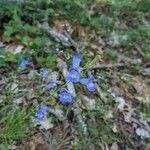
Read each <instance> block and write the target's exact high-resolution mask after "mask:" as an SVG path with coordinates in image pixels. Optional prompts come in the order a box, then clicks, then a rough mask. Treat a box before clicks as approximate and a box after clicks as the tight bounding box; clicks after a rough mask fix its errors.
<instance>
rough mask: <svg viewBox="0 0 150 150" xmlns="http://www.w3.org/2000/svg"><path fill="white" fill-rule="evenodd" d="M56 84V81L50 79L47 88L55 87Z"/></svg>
mask: <svg viewBox="0 0 150 150" xmlns="http://www.w3.org/2000/svg"><path fill="white" fill-rule="evenodd" d="M56 85H57V84H56V82H53V81H50V82H49V83H48V84H47V86H46V90H50V89H53V88H54V87H55V86H56Z"/></svg>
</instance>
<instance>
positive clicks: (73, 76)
mask: <svg viewBox="0 0 150 150" xmlns="http://www.w3.org/2000/svg"><path fill="white" fill-rule="evenodd" d="M66 80H67V81H69V82H73V83H77V82H79V81H80V73H79V72H78V71H77V70H76V69H73V68H72V69H70V70H69V72H68V75H67V77H66Z"/></svg>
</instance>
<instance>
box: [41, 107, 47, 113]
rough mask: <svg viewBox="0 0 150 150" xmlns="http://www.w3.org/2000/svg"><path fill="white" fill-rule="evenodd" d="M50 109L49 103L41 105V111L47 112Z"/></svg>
mask: <svg viewBox="0 0 150 150" xmlns="http://www.w3.org/2000/svg"><path fill="white" fill-rule="evenodd" d="M48 110H49V107H48V106H47V105H44V106H42V107H41V109H40V111H41V112H43V113H47V112H48Z"/></svg>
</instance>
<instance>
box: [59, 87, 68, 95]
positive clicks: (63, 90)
mask: <svg viewBox="0 0 150 150" xmlns="http://www.w3.org/2000/svg"><path fill="white" fill-rule="evenodd" d="M59 92H60V94H62V93H64V92H66V93H67V92H68V90H67V89H66V88H61V89H60V91H59Z"/></svg>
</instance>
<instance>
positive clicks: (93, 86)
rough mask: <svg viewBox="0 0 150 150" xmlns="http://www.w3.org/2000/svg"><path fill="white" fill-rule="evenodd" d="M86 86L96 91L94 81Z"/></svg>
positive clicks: (91, 90)
mask: <svg viewBox="0 0 150 150" xmlns="http://www.w3.org/2000/svg"><path fill="white" fill-rule="evenodd" d="M86 87H87V89H88V90H89V91H90V92H94V91H96V85H95V84H94V83H93V82H89V83H88V84H87V86H86Z"/></svg>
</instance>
